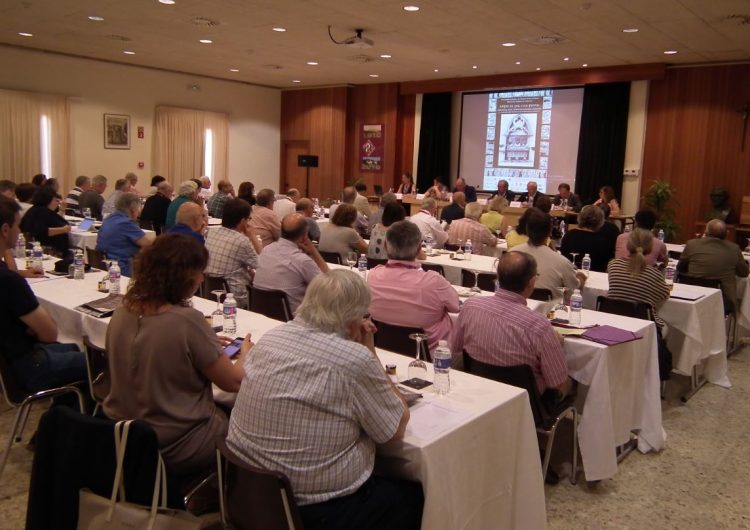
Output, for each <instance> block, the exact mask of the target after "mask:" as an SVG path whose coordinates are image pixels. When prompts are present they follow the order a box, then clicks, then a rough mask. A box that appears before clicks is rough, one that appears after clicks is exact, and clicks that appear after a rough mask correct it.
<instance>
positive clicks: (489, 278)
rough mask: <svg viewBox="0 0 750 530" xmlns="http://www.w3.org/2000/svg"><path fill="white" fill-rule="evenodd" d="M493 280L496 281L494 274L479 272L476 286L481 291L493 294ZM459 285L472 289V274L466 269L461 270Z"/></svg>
mask: <svg viewBox="0 0 750 530" xmlns="http://www.w3.org/2000/svg"><path fill="white" fill-rule="evenodd" d="M495 280H497V274H495V273H494V272H480V273H479V275H478V276H477V285H478V286H479V288H480V289H481V290H482V291H489V292H491V293H494V292H495ZM461 285H463V286H464V287H474V273H473V272H471V271H470V270H468V269H461Z"/></svg>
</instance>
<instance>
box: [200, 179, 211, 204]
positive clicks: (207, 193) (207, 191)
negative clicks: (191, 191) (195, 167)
mask: <svg viewBox="0 0 750 530" xmlns="http://www.w3.org/2000/svg"><path fill="white" fill-rule="evenodd" d="M200 180H201V189H199V190H198V195H200V196H201V197H203V200H204V201H207V200H208V199H210V198H211V196H212V195H213V194H214V192H213V191H211V179H210V178H208V177H206V176H203V177H201V179H200Z"/></svg>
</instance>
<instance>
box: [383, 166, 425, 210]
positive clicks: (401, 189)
mask: <svg viewBox="0 0 750 530" xmlns="http://www.w3.org/2000/svg"><path fill="white" fill-rule="evenodd" d="M416 192H417V187H416V186H415V185H414V177H412V176H411V175H410V174H409V173H403V174H402V175H401V184H399V186H398V189H397V190H396V193H401V194H403V195H408V194H410V193H416ZM381 206H382V204H381Z"/></svg>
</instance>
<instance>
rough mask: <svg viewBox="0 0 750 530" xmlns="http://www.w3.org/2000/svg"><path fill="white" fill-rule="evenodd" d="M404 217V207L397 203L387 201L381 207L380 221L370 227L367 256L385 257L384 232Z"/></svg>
mask: <svg viewBox="0 0 750 530" xmlns="http://www.w3.org/2000/svg"><path fill="white" fill-rule="evenodd" d="M404 219H406V215H405V214H404V209H403V208H402V207H401V205H400V204H398V203H389V204H387V205H386V206H385V208H384V209H383V215H382V216H381V219H380V222H379V223H378V224H376V225H375V226H374V227H373V228H372V233H371V234H370V244H369V245H368V246H367V257H368V258H376V259H386V258H387V257H388V255H387V254H386V250H385V234H386V232H387V231H388V227H389V226H391V225H392V224H393V223H397V222H398V221H403V220H404Z"/></svg>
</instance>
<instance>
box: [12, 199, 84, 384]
mask: <svg viewBox="0 0 750 530" xmlns="http://www.w3.org/2000/svg"><path fill="white" fill-rule="evenodd" d="M49 191H50V192H52V190H49ZM20 223H21V216H20V207H19V206H18V204H16V202H15V201H12V200H10V199H8V198H6V197H0V256H2V255H5V254H6V253H7V252H8V251H12V249H13V248H14V247H15V245H16V241H17V240H18V234H19V233H20ZM0 291H1V292H2V293H3V303H2V304H0V336H2V340H1V341H0V355H2V356H3V358H4V359H5V362H6V363H8V364H9V365H10V368H11V370H12V371H13V374H14V375H15V376H16V379H17V380H18V382H19V384H20V385H21V386H23V388H25V389H26V390H27V391H29V392H39V391H40V390H46V389H48V388H54V387H58V386H63V385H67V384H69V383H74V382H77V381H84V380H85V379H86V359H85V358H84V356H83V353H81V352H80V351H78V348H77V347H76V346H75V345H72V344H54V343H55V342H56V341H57V324H56V323H55V321H54V320H52V318H51V317H50V315H49V314H48V313H47V311H46V310H45V309H44V308H43V307H42V306H40V305H39V302H38V301H37V299H36V296H34V293H33V292H32V290H31V287H29V284H28V283H27V282H26V280H25V279H24V278H23V277H22V276H21V275H19V274H18V273H17V272H15V271H13V270H10V269H9V268H8V266H7V264H6V263H5V262H4V261H0ZM39 343H44V344H46V348H45V350H41V349H38V348H37V347H36V346H37V345H38V344H39ZM51 343H53V344H51Z"/></svg>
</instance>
